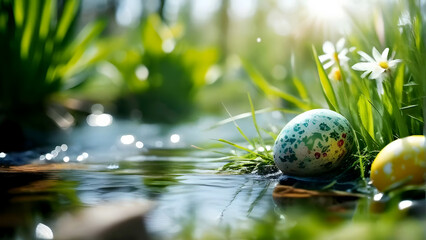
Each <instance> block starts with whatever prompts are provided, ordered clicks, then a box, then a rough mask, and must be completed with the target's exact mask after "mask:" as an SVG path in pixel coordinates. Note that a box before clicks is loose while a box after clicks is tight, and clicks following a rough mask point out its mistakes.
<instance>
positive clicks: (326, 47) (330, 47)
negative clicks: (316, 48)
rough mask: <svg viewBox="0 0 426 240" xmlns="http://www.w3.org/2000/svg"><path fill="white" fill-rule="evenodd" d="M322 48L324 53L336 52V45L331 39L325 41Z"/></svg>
mask: <svg viewBox="0 0 426 240" xmlns="http://www.w3.org/2000/svg"><path fill="white" fill-rule="evenodd" d="M322 50H323V51H324V53H330V54H331V53H334V52H335V50H334V46H333V44H332V43H331V42H329V41H325V42H324V44H323V45H322Z"/></svg>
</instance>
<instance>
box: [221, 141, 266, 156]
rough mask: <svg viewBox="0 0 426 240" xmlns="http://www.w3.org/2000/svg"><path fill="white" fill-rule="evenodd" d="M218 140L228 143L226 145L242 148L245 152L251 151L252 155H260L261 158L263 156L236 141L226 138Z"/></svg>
mask: <svg viewBox="0 0 426 240" xmlns="http://www.w3.org/2000/svg"><path fill="white" fill-rule="evenodd" d="M218 141H219V142H223V143H226V144H228V145H231V146H233V147H235V148H238V149H241V150H244V151H246V152H248V153H251V154H254V155H256V156H258V157H261V158H263V157H264V156H263V155H262V154H259V153H257V152H255V151H252V150H250V149H248V148H246V147H243V146H241V145H238V144H236V143H233V142H230V141H228V140H225V139H218Z"/></svg>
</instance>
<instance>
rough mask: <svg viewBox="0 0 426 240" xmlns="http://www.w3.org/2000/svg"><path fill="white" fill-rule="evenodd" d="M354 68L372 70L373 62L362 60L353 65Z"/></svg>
mask: <svg viewBox="0 0 426 240" xmlns="http://www.w3.org/2000/svg"><path fill="white" fill-rule="evenodd" d="M352 69H353V70H357V71H372V69H373V64H372V63H369V62H361V63H357V64H355V65H353V66H352Z"/></svg>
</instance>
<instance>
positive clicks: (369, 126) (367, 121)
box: [358, 95, 375, 140]
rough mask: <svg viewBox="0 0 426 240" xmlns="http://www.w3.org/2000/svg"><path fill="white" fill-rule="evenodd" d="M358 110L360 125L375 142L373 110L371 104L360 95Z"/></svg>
mask: <svg viewBox="0 0 426 240" xmlns="http://www.w3.org/2000/svg"><path fill="white" fill-rule="evenodd" d="M358 109H359V111H358V113H359V116H360V119H361V123H362V125H363V126H364V128H365V129H366V130H367V132H368V134H369V135H370V136H371V138H372V139H373V140H375V134H374V122H373V110H372V107H371V104H370V103H369V102H368V100H367V99H366V98H365V96H364V95H361V96H360V97H359V99H358Z"/></svg>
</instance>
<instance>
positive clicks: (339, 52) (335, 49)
mask: <svg viewBox="0 0 426 240" xmlns="http://www.w3.org/2000/svg"><path fill="white" fill-rule="evenodd" d="M322 50H323V51H324V54H323V55H320V56H318V58H319V60H320V61H321V63H323V64H324V69H328V68H330V67H331V66H333V65H334V64H335V63H336V62H338V63H340V65H344V64H345V63H346V62H348V60H349V58H348V57H347V56H346V54H347V53H348V49H347V48H345V39H344V38H341V39H340V40H339V41H337V43H336V45H334V44H333V43H331V42H329V41H325V42H324V44H323V45H322Z"/></svg>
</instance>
